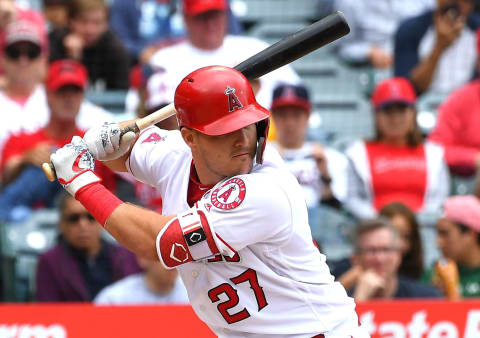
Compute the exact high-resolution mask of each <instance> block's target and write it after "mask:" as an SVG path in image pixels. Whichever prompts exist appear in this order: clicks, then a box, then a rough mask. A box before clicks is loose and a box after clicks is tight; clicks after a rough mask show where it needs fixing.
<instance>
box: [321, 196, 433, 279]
mask: <svg viewBox="0 0 480 338" xmlns="http://www.w3.org/2000/svg"><path fill="white" fill-rule="evenodd" d="M379 216H381V217H385V219H388V220H389V221H390V222H391V224H392V225H393V226H394V227H395V229H396V231H397V232H398V235H399V246H400V247H399V248H400V252H401V263H400V267H399V268H398V274H399V275H400V276H403V277H407V278H409V279H412V280H420V279H421V278H422V277H423V272H424V270H423V249H422V240H421V237H420V230H419V224H418V221H417V218H416V217H415V214H414V213H413V211H412V210H411V209H410V208H409V207H407V206H406V205H405V204H403V203H401V202H392V203H389V204H387V205H385V206H384V207H383V208H382V209H380V212H379ZM330 270H331V272H332V274H333V275H334V276H335V278H337V279H338V280H339V281H340V282H341V283H342V284H343V285H344V286H345V287H346V288H351V287H352V286H353V284H354V283H355V282H356V280H357V279H358V277H359V276H360V275H361V273H362V270H361V269H359V268H358V266H357V267H354V268H352V263H351V261H350V258H343V259H340V260H338V261H334V262H331V263H330Z"/></svg>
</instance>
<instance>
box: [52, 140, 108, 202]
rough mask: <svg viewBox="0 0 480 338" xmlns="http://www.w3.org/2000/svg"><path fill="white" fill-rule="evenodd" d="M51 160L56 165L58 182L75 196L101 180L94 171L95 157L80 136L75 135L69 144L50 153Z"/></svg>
mask: <svg viewBox="0 0 480 338" xmlns="http://www.w3.org/2000/svg"><path fill="white" fill-rule="evenodd" d="M50 161H51V162H52V163H53V166H54V167H55V171H56V173H57V178H58V182H59V183H60V184H61V185H62V186H63V187H64V188H65V190H67V191H68V192H69V193H70V195H72V196H74V197H75V194H76V193H77V191H79V190H80V189H81V188H83V187H85V186H87V185H89V184H91V183H94V182H100V181H101V179H100V177H98V176H97V175H96V174H95V173H94V172H93V170H94V169H95V159H94V158H93V156H92V154H90V152H89V151H88V148H87V144H86V143H85V142H84V141H83V140H82V138H81V137H79V136H74V137H73V138H72V141H71V142H70V143H69V144H67V145H65V146H64V147H63V148H60V149H58V150H57V151H56V152H55V153H53V154H52V155H50Z"/></svg>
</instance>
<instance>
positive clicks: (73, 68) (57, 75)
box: [46, 59, 88, 91]
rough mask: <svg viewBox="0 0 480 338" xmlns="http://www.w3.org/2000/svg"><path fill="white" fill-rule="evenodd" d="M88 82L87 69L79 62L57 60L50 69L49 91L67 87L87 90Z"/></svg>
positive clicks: (47, 83) (48, 78) (48, 76)
mask: <svg viewBox="0 0 480 338" xmlns="http://www.w3.org/2000/svg"><path fill="white" fill-rule="evenodd" d="M87 81H88V73H87V69H86V68H85V66H84V65H83V64H81V63H80V62H78V61H75V60H70V59H64V60H57V61H54V62H52V63H51V64H50V66H49V68H48V74H47V80H46V85H47V89H48V90H51V91H56V90H58V89H59V88H60V87H63V86H66V85H74V86H78V87H80V88H82V89H85V87H86V86H87Z"/></svg>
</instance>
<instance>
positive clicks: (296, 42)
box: [42, 11, 350, 181]
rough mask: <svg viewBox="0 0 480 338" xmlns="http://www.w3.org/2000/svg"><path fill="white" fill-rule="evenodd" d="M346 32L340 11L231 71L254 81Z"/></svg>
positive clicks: (167, 112)
mask: <svg viewBox="0 0 480 338" xmlns="http://www.w3.org/2000/svg"><path fill="white" fill-rule="evenodd" d="M349 32H350V27H349V26H348V24H347V21H346V20H345V16H344V15H343V13H342V12H339V11H337V12H335V13H332V14H330V15H328V16H326V17H324V18H323V19H320V20H318V21H317V22H314V23H313V24H311V25H309V26H307V27H305V28H303V29H301V30H299V31H298V32H296V33H293V34H291V35H289V36H287V37H285V38H283V39H282V40H280V41H278V42H277V43H275V44H273V45H271V46H269V47H267V48H265V49H264V50H262V51H261V52H259V53H257V54H255V55H253V56H251V57H249V58H248V59H246V60H245V61H243V62H242V63H240V64H238V65H237V66H235V67H234V68H235V69H236V70H238V71H240V72H241V73H242V74H243V75H245V77H246V78H247V79H249V80H253V79H256V78H259V77H261V76H263V75H265V74H267V73H270V72H271V71H274V70H275V69H278V68H280V67H282V66H285V65H286V64H288V63H291V62H293V61H295V60H297V59H299V58H301V57H302V56H305V55H307V54H309V53H310V52H312V51H314V50H316V49H318V48H320V47H323V46H325V45H327V44H329V43H331V42H333V41H335V40H337V39H339V38H341V37H342V36H345V35H347V34H348V33H349ZM174 114H175V106H174V104H173V103H171V104H169V105H167V106H165V107H163V108H161V109H159V110H157V111H155V112H153V113H151V114H150V115H148V116H145V117H143V118H141V119H138V120H137V121H136V122H135V123H134V124H132V125H130V126H127V127H126V128H125V129H124V130H123V131H122V134H124V133H126V132H128V131H134V132H135V133H138V132H140V130H142V129H145V128H147V127H149V126H151V125H154V124H156V123H158V122H160V121H163V120H164V119H166V118H168V117H170V116H172V115H174ZM42 169H43V172H44V173H45V175H46V176H47V178H48V180H50V181H54V180H55V178H56V175H55V168H54V167H53V165H52V163H43V165H42Z"/></svg>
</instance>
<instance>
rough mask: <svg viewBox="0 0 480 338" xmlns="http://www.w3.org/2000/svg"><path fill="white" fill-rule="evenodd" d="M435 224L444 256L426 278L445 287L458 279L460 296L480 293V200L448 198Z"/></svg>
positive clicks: (461, 196)
mask: <svg viewBox="0 0 480 338" xmlns="http://www.w3.org/2000/svg"><path fill="white" fill-rule="evenodd" d="M436 226H437V245H438V247H439V248H440V250H441V253H442V259H441V260H440V261H439V262H438V263H437V264H435V266H434V267H433V268H432V269H431V270H430V271H429V272H428V274H427V275H426V280H429V281H432V282H434V284H436V285H438V286H439V287H440V288H441V289H442V290H444V291H448V289H449V288H450V287H451V285H452V284H455V283H459V291H460V295H461V297H463V298H471V297H480V200H479V199H478V197H476V196H473V195H457V196H452V197H450V198H448V199H447V200H446V201H445V204H444V208H443V215H442V217H441V218H440V219H439V220H438V222H437V224H436ZM451 264H453V265H454V268H452V267H451ZM455 266H456V267H455Z"/></svg>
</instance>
